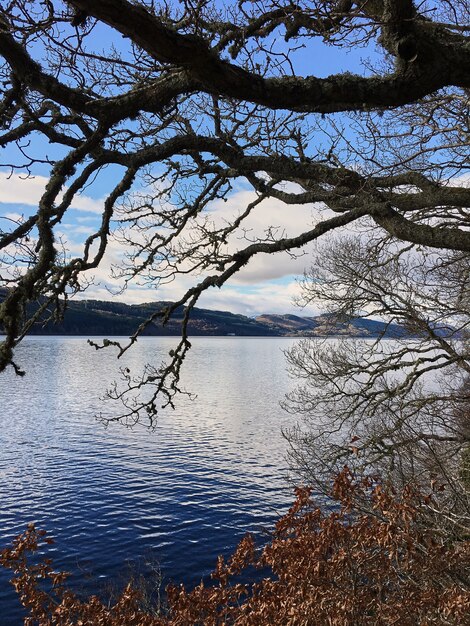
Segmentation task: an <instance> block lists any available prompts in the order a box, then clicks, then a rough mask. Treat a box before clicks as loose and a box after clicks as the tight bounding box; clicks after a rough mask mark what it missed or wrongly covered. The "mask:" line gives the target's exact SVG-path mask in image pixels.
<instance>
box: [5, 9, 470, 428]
mask: <svg viewBox="0 0 470 626" xmlns="http://www.w3.org/2000/svg"><path fill="white" fill-rule="evenodd" d="M468 17H469V15H468V5H467V3H466V2H447V1H445V0H441V1H439V2H433V3H429V5H428V4H427V3H426V2H425V3H421V4H419V5H418V4H417V3H414V2H412V1H411V0H394V1H392V0H365V1H361V2H351V1H348V0H335V1H331V2H316V1H315V2H310V3H298V2H290V1H289V0H288V1H286V2H269V1H265V2H262V1H260V2H251V3H245V2H240V3H238V2H237V3H235V2H233V3H229V2H228V3H227V4H225V5H221V4H220V3H216V2H210V1H201V2H196V3H193V2H189V1H186V0H185V1H184V2H182V3H180V4H178V5H176V6H172V5H171V4H169V3H166V2H165V3H164V2H162V3H158V2H154V1H153V0H152V1H151V0H145V1H144V0H142V1H134V2H130V1H128V0H112V1H111V0H70V1H68V2H64V1H61V0H44V1H40V0H31V1H28V0H10V1H8V2H5V3H3V5H2V8H1V9H0V56H1V58H2V64H1V68H0V73H1V79H2V85H3V98H2V101H1V104H0V117H1V123H2V134H1V135H0V143H1V145H2V146H4V148H5V152H4V156H3V158H2V161H1V166H2V167H3V168H9V169H10V171H11V172H12V173H15V174H18V173H21V174H23V175H25V176H30V175H34V174H35V173H37V172H39V171H40V172H45V171H46V172H47V174H48V182H47V184H46V185H45V186H44V190H43V194H42V197H41V199H40V201H39V204H38V208H37V211H36V213H35V214H33V215H31V216H30V217H28V218H26V219H22V220H17V221H16V222H11V221H4V222H3V225H2V229H1V231H0V249H1V250H2V257H1V267H0V271H1V281H2V283H3V285H4V286H6V287H8V293H7V295H6V297H5V299H4V301H3V303H2V305H1V307H0V321H1V324H2V325H3V329H4V332H5V339H4V341H3V343H2V344H1V347H0V370H3V369H5V368H6V367H7V366H12V367H14V368H15V370H16V372H17V373H18V374H21V373H22V369H21V366H20V364H17V363H16V361H15V360H14V348H15V346H16V345H17V344H18V342H19V341H20V340H21V339H22V338H23V337H24V335H25V334H26V333H27V332H28V330H29V329H30V327H31V325H32V324H33V323H34V321H35V319H36V316H38V315H41V314H42V313H43V312H44V311H45V310H46V309H48V308H50V307H51V305H55V306H56V308H57V310H58V312H59V314H60V313H61V311H62V309H63V299H64V298H65V299H66V298H67V297H69V296H70V295H72V294H74V293H76V292H78V291H80V290H81V289H83V288H84V287H85V286H86V276H87V272H88V273H89V272H90V271H91V270H93V269H94V268H97V267H98V266H99V265H100V264H101V263H102V262H103V259H104V258H105V254H106V251H107V248H108V246H109V241H110V238H111V237H114V236H117V237H120V238H121V240H122V241H124V242H126V243H127V245H128V246H129V257H128V263H127V264H125V265H123V266H122V267H120V268H119V269H118V272H120V275H121V278H122V279H123V281H124V283H126V282H129V281H134V280H137V279H141V280H148V281H150V282H152V283H153V284H155V285H158V284H159V283H161V282H162V281H166V280H171V279H172V278H173V277H174V276H176V275H178V274H190V275H193V276H194V277H195V278H194V286H193V287H192V288H190V289H189V290H188V291H187V292H186V293H185V294H184V295H183V296H182V298H181V299H180V300H179V301H178V302H176V303H174V305H171V306H170V307H168V309H167V310H165V311H164V312H161V311H156V312H155V314H154V315H153V316H151V317H150V318H149V320H148V322H147V324H149V323H152V321H153V320H154V319H155V318H156V317H162V318H163V321H165V320H167V319H168V318H169V316H171V314H172V312H173V311H174V309H175V308H176V307H178V306H180V305H182V304H183V305H186V306H187V310H188V315H189V314H190V311H191V308H192V307H194V305H195V303H196V302H197V299H198V297H199V296H200V294H201V293H202V292H204V291H205V290H207V289H209V288H211V287H221V286H222V285H223V284H224V283H226V282H227V281H228V280H229V279H230V278H231V277H232V276H233V275H234V274H236V273H237V272H238V271H239V270H240V269H241V268H243V267H244V266H245V265H246V264H247V263H249V262H250V260H251V259H253V258H254V257H255V256H256V255H259V254H263V253H264V254H274V253H277V252H282V251H286V250H287V251H290V252H291V253H293V254H296V253H298V252H300V251H301V250H302V249H303V248H304V246H305V245H306V244H308V243H310V242H312V241H315V240H317V239H318V238H320V237H323V236H324V235H325V234H326V233H328V232H331V231H337V230H340V229H344V228H346V227H351V226H354V227H355V226H357V227H358V228H360V229H361V230H362V231H369V235H370V237H377V238H381V237H382V238H383V237H384V236H386V237H392V238H395V239H396V240H399V241H402V242H407V243H409V244H413V245H416V246H420V247H426V248H428V247H429V248H430V249H433V250H445V251H446V254H451V253H454V252H455V254H461V255H464V254H468V252H469V250H470V232H469V219H470V218H469V213H468V207H469V206H470V191H469V189H468V186H466V185H465V180H466V179H465V176H466V175H467V170H468V136H469V118H468V101H469V89H470V50H469V25H468V24H469V21H468ZM103 41H105V42H106V43H105V45H103V43H102V42H103ZM318 45H320V47H321V48H320V49H321V51H322V54H325V55H330V54H332V55H335V54H339V55H341V54H342V55H343V56H342V57H341V58H342V63H344V64H347V63H348V54H347V53H348V51H351V50H355V49H358V48H360V47H361V46H362V47H364V49H365V51H367V50H370V49H372V48H373V47H374V46H376V47H377V52H376V53H374V55H373V58H372V61H371V62H370V64H369V65H366V66H364V68H363V73H362V74H357V73H351V72H348V71H341V72H339V73H336V74H332V75H331V76H328V77H321V76H317V75H315V71H316V67H317V66H318V61H319V59H318V58H317V54H318V53H316V52H315V51H316V50H318V47H315V46H318ZM365 54H366V52H365ZM45 146H47V148H46V147H45ZM110 172H111V173H112V175H109V173H110ZM105 174H108V176H107V178H105ZM96 178H98V179H99V180H110V179H112V180H113V184H112V185H110V187H109V191H108V193H107V196H106V198H105V200H104V201H103V206H102V216H101V225H100V226H99V228H97V229H96V232H94V234H92V235H90V236H88V237H87V238H85V240H84V241H83V247H82V251H81V253H80V254H74V255H72V254H70V253H68V252H67V251H66V250H65V251H64V250H63V248H62V244H61V241H60V238H59V235H58V231H59V229H60V225H61V223H63V221H64V219H65V216H66V215H67V212H68V211H69V209H70V207H71V206H72V204H73V202H74V200H75V199H76V198H77V196H78V195H79V194H80V193H81V192H83V191H84V190H85V189H86V188H87V186H88V185H89V184H92V182H93V181H94V180H95V179H96ZM240 180H242V181H243V182H244V184H245V185H247V186H249V187H250V188H251V189H252V190H253V193H254V196H253V198H254V199H253V201H252V202H250V203H249V204H248V205H247V206H245V207H241V208H240V211H239V213H238V214H236V215H234V216H233V218H232V219H231V220H229V221H228V222H226V223H224V224H222V225H220V224H216V223H214V222H213V221H212V219H211V213H210V207H211V203H213V201H215V200H217V199H224V198H227V197H228V195H229V194H230V191H231V190H232V188H233V185H234V183H235V182H238V181H240ZM269 198H275V199H277V200H280V201H282V202H283V203H285V205H286V209H287V208H289V207H292V206H294V205H305V204H307V205H312V206H314V207H316V212H317V218H316V220H315V221H313V223H311V224H306V225H305V230H304V231H303V232H301V233H299V234H296V235H295V236H286V235H284V234H283V233H282V232H278V231H276V230H275V229H274V228H271V229H268V230H267V232H266V235H265V237H262V238H258V239H256V240H255V241H247V240H246V239H245V241H244V242H243V239H242V240H241V241H242V243H241V244H240V241H239V239H237V237H238V238H239V237H243V235H244V234H246V233H245V232H244V224H245V222H246V219H247V218H248V217H249V216H250V215H251V214H253V213H254V212H256V211H258V210H260V206H261V205H262V203H263V201H265V200H267V199H269ZM273 226H275V225H274V224H273ZM234 241H236V242H237V245H236V246H235V249H234V246H233V242H234ZM88 275H89V274H88ZM198 276H199V278H197V277H198ZM38 298H39V299H40V300H39V302H40V308H39V311H38V312H37V313H36V314H35V315H33V317H29V318H28V317H27V316H26V318H25V316H24V311H25V306H26V304H27V303H28V302H30V301H32V300H37V299H38ZM186 321H187V318H186ZM144 327H145V324H144V325H142V326H141V327H140V328H138V329H136V333H135V334H134V335H133V336H132V337H131V339H130V343H129V344H128V345H127V346H121V345H119V346H118V350H119V355H122V354H123V353H124V352H125V350H127V348H128V347H129V346H130V345H132V344H133V343H134V342H135V340H136V338H137V336H138V335H139V333H140V332H142V330H143V329H144ZM109 343H110V342H108V344H109ZM189 346H190V343H189V341H188V338H187V333H186V324H184V325H183V334H182V339H181V342H180V343H179V345H178V346H176V348H175V350H174V351H172V353H171V359H170V361H169V363H167V364H162V365H156V364H149V365H148V366H147V367H146V369H145V371H144V372H143V373H142V374H135V373H130V372H127V371H124V372H123V376H124V379H125V381H124V382H125V385H124V387H120V388H119V389H118V388H116V389H115V390H114V392H113V393H112V395H114V396H116V397H119V398H121V400H123V402H124V404H125V405H126V407H127V408H126V410H125V414H124V416H123V417H124V419H125V420H127V421H128V422H130V423H134V422H135V421H137V420H138V419H141V418H142V417H143V416H145V417H147V418H148V419H149V420H150V422H151V421H152V419H153V417H154V415H155V413H156V411H157V404H160V403H161V401H157V394H161V395H163V398H164V400H165V401H166V402H167V403H172V400H173V397H174V394H175V392H176V391H177V390H178V383H179V370H180V366H181V364H182V362H183V360H184V357H185V355H186V353H187V350H188V348H189ZM97 347H99V346H97ZM144 386H145V387H146V389H147V393H146V395H145V399H144V400H142V401H136V400H134V399H132V398H133V396H132V392H133V391H136V390H137V391H138V390H140V389H141V388H142V387H144Z"/></svg>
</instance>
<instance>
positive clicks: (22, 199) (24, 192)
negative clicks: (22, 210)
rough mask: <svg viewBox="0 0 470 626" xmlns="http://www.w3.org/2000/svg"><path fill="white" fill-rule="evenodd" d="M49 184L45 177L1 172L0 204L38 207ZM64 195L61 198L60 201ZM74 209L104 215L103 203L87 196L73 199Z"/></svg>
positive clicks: (78, 196)
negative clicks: (28, 176) (29, 176)
mask: <svg viewBox="0 0 470 626" xmlns="http://www.w3.org/2000/svg"><path fill="white" fill-rule="evenodd" d="M48 182H49V178H46V177H45V176H34V177H31V178H27V177H25V176H22V175H20V174H10V172H8V171H4V170H0V203H5V204H24V205H27V206H34V207H36V206H37V205H38V203H39V200H40V199H41V196H42V194H43V193H44V189H45V187H46V185H47V183H48ZM62 197H63V194H61V195H60V196H59V201H60V200H61V199H62ZM71 206H72V208H73V209H77V210H79V211H87V212H90V213H97V214H99V213H102V211H103V201H102V200H95V199H94V198H90V197H89V196H85V195H83V194H82V195H77V196H75V198H74V199H73V202H72V205H71Z"/></svg>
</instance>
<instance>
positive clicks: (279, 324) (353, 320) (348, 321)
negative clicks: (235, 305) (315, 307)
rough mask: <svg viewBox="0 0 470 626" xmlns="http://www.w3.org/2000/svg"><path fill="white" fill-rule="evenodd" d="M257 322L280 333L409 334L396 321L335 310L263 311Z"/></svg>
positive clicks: (310, 334) (317, 335) (311, 334)
mask: <svg viewBox="0 0 470 626" xmlns="http://www.w3.org/2000/svg"><path fill="white" fill-rule="evenodd" d="M256 321H257V322H260V323H262V324H266V326H269V327H270V328H272V329H273V330H275V331H276V332H278V333H279V334H280V335H294V336H295V335H302V336H305V335H307V336H312V337H328V336H331V335H334V336H346V337H378V336H383V337H387V338H389V339H392V338H395V339H398V338H400V337H408V336H410V333H409V332H408V331H407V330H406V329H405V328H403V327H402V326H398V325H397V324H388V325H387V324H385V323H384V322H378V321H376V320H370V319H367V318H364V317H344V316H343V317H338V315H335V314H333V313H330V314H328V313H327V314H324V315H317V316H316V317H300V316H299V315H272V314H264V315H259V316H258V317H257V318H256Z"/></svg>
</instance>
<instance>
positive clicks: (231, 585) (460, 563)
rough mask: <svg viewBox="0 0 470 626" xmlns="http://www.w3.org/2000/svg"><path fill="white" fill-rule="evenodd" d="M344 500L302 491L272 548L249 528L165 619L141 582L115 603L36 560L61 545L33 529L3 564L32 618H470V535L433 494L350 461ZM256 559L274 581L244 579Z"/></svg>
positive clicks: (155, 621) (84, 622)
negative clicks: (78, 588) (361, 470)
mask: <svg viewBox="0 0 470 626" xmlns="http://www.w3.org/2000/svg"><path fill="white" fill-rule="evenodd" d="M358 496H361V497H362V498H364V497H366V498H367V499H368V501H369V504H370V505H372V509H371V510H372V511H373V513H372V514H371V513H367V514H363V515H361V514H355V515H353V514H352V503H353V500H355V498H356V497H358ZM333 497H334V498H335V500H336V501H337V502H338V508H337V510H335V511H333V512H329V513H324V512H322V511H321V510H320V509H319V508H316V507H315V506H314V504H313V502H312V500H311V497H310V492H309V490H307V489H298V490H297V498H296V500H295V502H294V504H293V506H292V507H291V509H290V510H289V512H288V513H287V515H285V516H284V517H283V518H281V519H280V520H279V522H278V523H277V525H276V530H275V533H274V535H273V537H272V539H271V541H270V542H269V543H268V544H267V545H266V546H265V547H264V549H263V550H262V551H261V552H257V551H256V549H255V545H254V542H253V539H252V537H251V536H250V535H247V536H246V537H245V538H244V539H243V540H242V541H241V542H240V544H239V545H238V547H237V549H236V551H235V553H234V554H233V556H232V557H231V559H230V560H229V561H227V562H226V561H225V560H224V559H223V558H222V557H219V560H218V563H217V567H216V569H215V571H214V573H213V575H212V576H213V579H214V584H213V585H212V586H206V585H205V584H203V583H201V584H200V585H199V586H197V587H196V588H195V589H193V590H192V591H190V592H188V591H186V590H185V589H184V587H183V586H172V587H168V588H167V595H168V610H167V611H166V613H165V614H161V615H154V614H151V613H149V612H147V611H145V610H144V609H142V608H141V603H140V597H139V592H138V591H137V590H136V589H133V588H132V586H131V585H128V586H127V587H126V589H124V591H123V592H122V594H121V595H120V597H119V598H118V600H117V601H116V602H115V603H114V604H112V605H111V604H105V603H103V602H102V601H101V600H99V599H98V598H97V597H95V596H93V597H91V598H89V599H87V600H81V599H79V597H77V595H75V594H74V593H73V592H72V591H70V590H68V589H67V587H66V585H65V582H66V578H67V575H66V574H64V573H56V572H55V571H54V569H53V567H52V563H51V562H50V561H49V560H46V559H45V560H42V561H41V562H40V563H39V564H32V563H31V562H30V558H29V557H30V555H31V553H34V552H35V551H37V550H38V548H39V547H40V546H42V545H43V543H44V542H46V543H50V542H51V540H50V539H48V538H47V537H46V536H45V532H44V531H40V530H37V529H36V528H35V527H34V526H33V525H31V526H30V527H29V528H28V529H27V530H26V532H25V533H23V534H21V535H20V536H18V537H17V538H16V539H15V541H14V543H13V546H12V547H11V548H8V549H5V550H3V551H2V553H1V556H0V563H1V565H3V566H4V567H7V568H10V569H11V570H12V571H13V572H14V578H13V580H12V584H13V585H14V587H15V589H16V591H17V593H18V595H19V598H20V601H21V602H22V604H23V605H24V606H25V607H26V608H27V610H28V611H29V615H30V616H29V617H28V618H27V619H26V622H25V623H26V624H28V625H32V624H40V625H41V626H69V625H72V624H77V625H80V626H176V625H185V626H191V625H198V624H201V625H204V626H206V625H207V626H222V625H230V624H243V625H260V626H261V625H262V626H266V625H283V626H284V625H285V626H288V625H289V626H295V625H299V626H300V625H318V626H322V625H325V626H326V625H328V626H334V625H338V626H343V625H351V626H353V625H354V626H359V625H372V624H397V625H398V624H399V625H400V626H406V625H410V626H411V625H416V624H420V625H423V626H424V625H430V624H455V625H457V624H458V625H463V624H470V618H469V615H470V580H469V575H470V542H469V541H458V542H452V541H451V539H450V538H449V537H443V536H439V535H437V534H436V532H433V531H432V530H430V529H429V528H428V527H427V525H426V516H425V514H424V511H425V509H426V506H427V504H429V502H430V501H431V499H432V496H426V497H423V496H422V495H419V494H417V493H416V492H414V491H413V490H412V489H411V488H409V489H405V490H404V491H403V492H402V493H400V494H398V495H397V494H395V493H394V492H393V490H391V489H390V488H386V487H383V486H380V485H378V484H374V483H373V482H372V481H371V480H370V479H365V480H361V481H355V480H354V477H353V476H352V474H351V473H350V471H349V470H348V469H347V468H345V469H344V471H343V472H341V474H340V475H339V476H338V477H337V479H336V481H335V484H334V489H333ZM249 566H255V567H257V568H264V569H263V573H264V572H265V571H266V572H267V573H266V575H265V577H264V578H263V579H262V580H261V581H259V582H255V583H251V584H243V583H240V582H236V581H234V577H237V579H236V580H239V579H240V574H243V573H244V572H246V568H247V567H249Z"/></svg>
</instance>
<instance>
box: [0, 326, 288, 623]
mask: <svg viewBox="0 0 470 626" xmlns="http://www.w3.org/2000/svg"><path fill="white" fill-rule="evenodd" d="M292 342H293V340H291V339H287V338H241V337H213V338H212V337H211V338H209V337H199V338H194V339H193V340H192V343H193V349H192V351H191V354H190V356H189V357H188V359H187V361H186V363H185V369H184V375H183V384H184V385H185V386H186V388H188V389H189V390H190V391H193V392H195V393H197V394H198V397H197V399H196V400H194V401H189V400H188V399H186V398H184V397H181V398H180V399H179V400H178V402H177V408H176V411H171V410H169V411H167V412H166V413H165V414H164V415H162V416H161V417H160V418H159V421H158V428H157V429H156V431H154V432H149V431H148V430H146V429H144V428H139V427H137V428H134V429H132V430H131V429H126V428H124V427H122V426H118V425H110V426H109V427H108V428H106V429H105V428H103V426H102V425H101V424H99V423H98V422H97V421H96V420H95V418H94V416H95V415H96V413H97V412H99V411H104V412H107V414H109V415H110V414H111V412H112V411H113V410H114V411H117V410H118V407H110V406H103V405H102V404H101V402H100V400H99V398H100V396H102V395H103V392H104V390H105V389H106V387H107V385H109V383H110V382H111V381H112V380H113V379H115V378H116V377H117V362H116V359H115V356H114V353H112V351H109V352H108V351H107V350H103V351H100V352H96V351H95V350H92V349H91V348H90V347H89V346H87V344H86V340H85V339H83V338H64V337H60V338H59V337H32V338H29V339H26V340H25V341H24V343H23V345H22V346H20V347H19V348H18V353H17V361H18V363H19V364H20V365H21V366H22V367H24V368H25V369H26V370H27V375H26V376H25V377H24V378H22V379H20V378H18V377H15V376H14V375H13V373H11V372H9V373H7V374H4V375H2V376H0V407H1V412H2V426H1V430H0V496H1V502H0V507H1V509H0V536H1V541H0V544H1V546H4V545H6V544H7V543H8V540H9V539H10V538H11V537H12V536H13V535H15V534H16V533H18V532H20V531H22V530H24V528H25V525H26V524H27V523H28V522H31V521H34V522H35V523H37V525H38V526H39V527H41V528H46V529H47V530H48V531H50V533H51V535H52V536H53V537H54V538H55V540H56V543H55V544H54V545H53V546H52V549H51V551H50V555H51V556H52V557H53V558H54V561H55V564H56V566H58V567H59V568H64V569H66V570H68V571H72V572H73V573H74V577H73V578H72V581H73V583H74V585H76V588H78V587H79V588H81V589H82V590H83V591H85V592H89V593H92V592H96V590H97V587H99V586H100V584H101V583H102V584H103V586H105V584H106V582H107V581H109V580H116V579H120V580H121V581H122V580H123V579H124V578H125V577H126V575H127V574H128V572H129V568H128V565H127V564H131V565H132V564H135V567H136V568H137V569H143V570H144V571H148V568H147V567H146V566H145V565H144V562H145V561H147V560H148V561H151V562H152V563H159V564H160V567H161V570H162V573H163V576H164V580H163V584H164V585H165V584H166V583H168V582H169V581H170V580H172V581H175V582H180V581H181V582H184V583H186V584H189V585H193V584H195V583H198V582H199V581H200V579H201V577H202V576H205V575H207V574H208V573H209V572H210V571H211V570H212V568H213V566H214V565H215V559H216V557H217V555H218V554H220V553H223V554H229V553H230V551H231V550H232V549H233V548H234V547H235V545H236V543H237V540H238V539H239V538H240V537H241V536H242V535H243V534H244V532H245V531H246V530H251V531H260V532H261V531H262V529H263V528H264V527H266V526H267V527H270V526H271V525H272V522H273V521H274V520H275V519H276V518H277V517H278V515H280V514H282V513H283V512H285V510H286V508H287V506H288V504H289V502H290V500H291V491H290V489H289V487H287V485H286V480H285V473H286V463H285V460H284V455H285V452H286V446H287V444H286V442H285V440H284V439H283V438H282V435H281V429H282V428H283V427H287V426H288V425H289V424H292V422H293V420H294V418H293V417H291V416H289V415H286V414H285V413H283V411H282V410H281V409H280V407H279V400H281V399H282V397H283V395H284V393H285V392H286V391H287V389H288V386H289V384H290V383H289V380H288V378H287V375H286V373H285V362H284V356H283V353H282V350H283V349H285V348H287V347H288V346H289V345H291V344H292ZM174 345H175V339H174V338H171V337H161V338H144V339H142V340H139V342H138V344H137V346H136V347H135V348H134V349H133V351H131V353H129V354H128V355H126V360H125V361H124V362H123V363H121V365H129V366H130V367H138V366H139V364H140V365H143V364H144V363H145V362H146V361H148V360H150V359H153V361H154V362H155V363H160V361H161V359H163V358H165V355H166V354H167V353H168V351H169V350H170V349H171V348H172V347H173V346H174ZM8 578H9V575H8V573H7V572H5V571H0V607H1V618H0V623H1V624H2V626H10V625H12V626H16V625H17V624H19V623H21V617H20V616H21V613H20V611H19V610H18V602H17V600H16V597H15V594H14V593H13V591H12V589H11V587H10V585H9V584H8V582H7V581H8Z"/></svg>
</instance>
